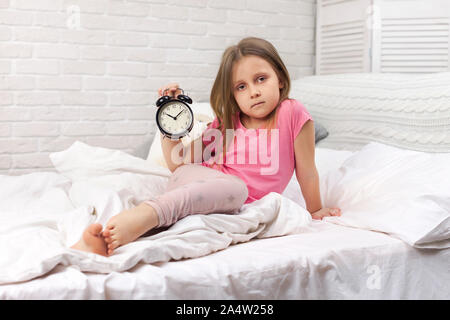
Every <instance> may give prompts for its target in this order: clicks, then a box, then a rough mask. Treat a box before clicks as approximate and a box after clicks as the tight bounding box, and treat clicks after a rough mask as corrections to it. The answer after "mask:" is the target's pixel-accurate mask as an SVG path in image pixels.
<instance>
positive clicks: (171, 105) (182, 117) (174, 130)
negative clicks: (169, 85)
mask: <svg viewBox="0 0 450 320" xmlns="http://www.w3.org/2000/svg"><path fill="white" fill-rule="evenodd" d="M157 120H158V123H159V126H160V127H161V129H162V130H163V131H165V132H167V133H169V134H171V135H181V134H183V133H185V132H186V131H188V130H189V129H190V128H191V125H192V122H193V119H192V112H191V110H190V109H189V108H188V107H187V106H186V105H185V104H183V103H181V102H178V101H170V102H168V103H166V104H164V105H163V106H161V107H160V110H159V112H158V119H157Z"/></svg>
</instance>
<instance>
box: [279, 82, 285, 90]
mask: <svg viewBox="0 0 450 320" xmlns="http://www.w3.org/2000/svg"><path fill="white" fill-rule="evenodd" d="M278 88H280V89H283V88H284V82H283V81H281V80H280V82H279V83H278Z"/></svg>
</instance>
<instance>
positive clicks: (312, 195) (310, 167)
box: [294, 120, 340, 220]
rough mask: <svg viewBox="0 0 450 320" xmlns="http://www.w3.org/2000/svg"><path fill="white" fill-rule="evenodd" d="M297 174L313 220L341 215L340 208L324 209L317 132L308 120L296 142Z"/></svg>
mask: <svg viewBox="0 0 450 320" xmlns="http://www.w3.org/2000/svg"><path fill="white" fill-rule="evenodd" d="M294 151H295V174H296V177H297V180H298V183H299V184H300V188H301V189H302V194H303V198H304V199H305V202H306V209H307V210H308V211H309V212H310V213H311V216H312V217H313V219H318V220H320V219H322V218H323V217H326V216H331V215H340V209H338V208H322V201H321V199H320V189H319V173H318V172H317V168H316V163H315V132H314V123H313V121H310V120H308V121H307V122H306V123H305V124H304V125H303V127H302V129H301V130H300V133H299V134H298V135H297V137H296V138H295V141H294Z"/></svg>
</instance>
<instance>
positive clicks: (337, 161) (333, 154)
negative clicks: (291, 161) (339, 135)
mask: <svg viewBox="0 0 450 320" xmlns="http://www.w3.org/2000/svg"><path fill="white" fill-rule="evenodd" d="M353 154H354V152H352V151H346V150H333V149H327V148H319V147H316V150H315V161H316V168H317V171H318V173H319V178H320V179H322V177H324V176H325V175H326V174H327V173H328V172H329V171H331V170H336V169H337V168H339V167H340V166H341V165H342V163H343V162H344V161H345V160H346V159H347V158H349V157H350V156H351V155H353ZM283 196H285V197H287V198H289V199H291V200H292V201H294V202H295V203H297V204H299V205H300V206H302V207H303V208H305V209H306V203H305V199H304V198H303V194H302V190H301V188H300V185H299V183H298V180H297V176H296V175H295V172H294V174H293V175H292V178H291V180H290V181H289V184H288V185H287V187H286V189H285V190H284V191H283Z"/></svg>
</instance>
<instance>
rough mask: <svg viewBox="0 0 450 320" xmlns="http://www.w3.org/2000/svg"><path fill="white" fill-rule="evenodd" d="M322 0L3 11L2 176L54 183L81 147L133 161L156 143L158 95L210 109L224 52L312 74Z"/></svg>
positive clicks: (98, 2)
mask: <svg viewBox="0 0 450 320" xmlns="http://www.w3.org/2000/svg"><path fill="white" fill-rule="evenodd" d="M315 3H316V0H227V1H223V0H134V1H131V0H130V1H127V0H0V174H11V175H16V174H24V173H29V172H34V171H53V170H52V164H51V162H50V160H49V157H48V155H49V154H50V153H51V152H55V151H61V150H64V149H66V148H68V147H69V146H70V145H71V144H72V143H73V142H74V141H76V140H80V141H83V142H86V143H88V144H91V145H96V146H102V147H106V148H115V149H120V150H123V151H126V152H131V151H132V150H133V147H134V146H136V145H139V144H140V143H142V142H143V141H144V140H145V139H148V138H149V137H151V136H153V135H154V134H155V129H156V128H155V124H154V117H155V107H154V101H155V100H156V98H157V95H156V90H157V89H158V88H159V86H161V85H162V84H164V83H166V82H168V81H178V82H179V83H180V84H181V86H182V87H183V88H184V89H185V90H186V91H187V93H188V94H189V95H190V96H191V97H192V98H193V100H194V101H208V99H209V91H210V88H211V86H212V82H213V80H214V76H215V73H216V72H217V68H218V63H219V61H220V58H221V55H222V52H223V50H224V49H225V48H226V47H227V46H229V45H231V44H235V43H236V42H237V41H238V40H239V39H241V38H243V37H245V36H258V37H262V38H265V39H267V40H269V41H271V42H272V43H273V44H274V45H275V46H276V47H277V48H278V50H279V51H280V54H281V56H282V57H283V58H284V61H285V63H286V64H287V66H288V69H289V72H290V73H291V76H292V78H298V77H301V76H305V75H311V74H313V73H314V70H313V66H314V28H315V26H314V24H315Z"/></svg>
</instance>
